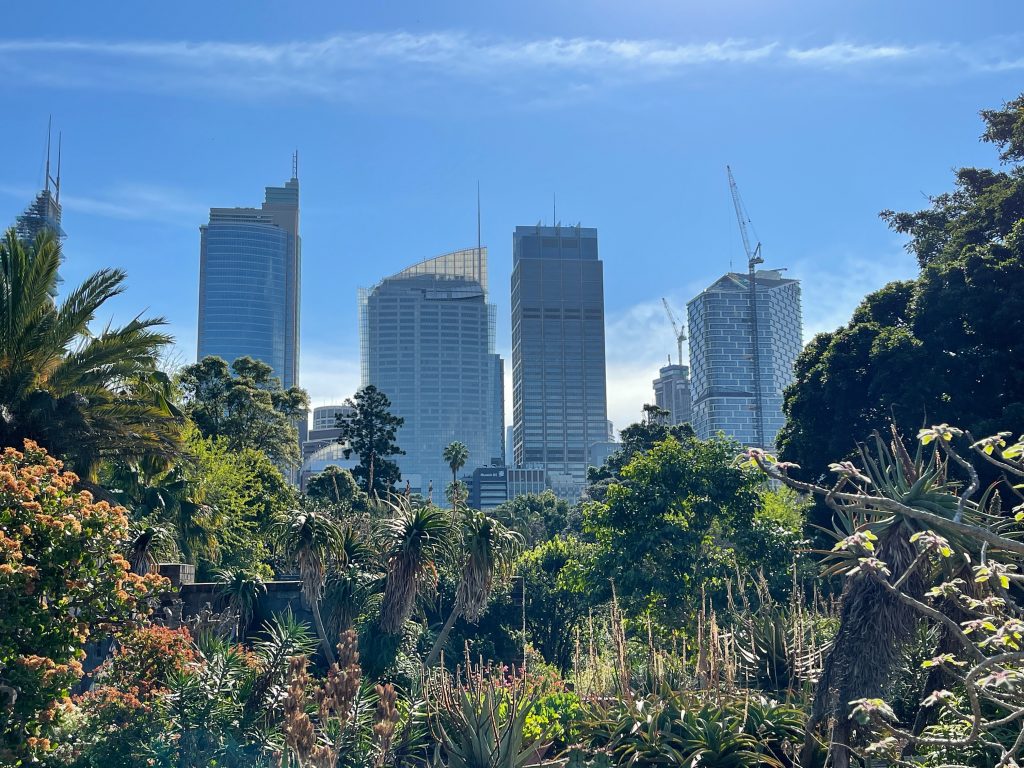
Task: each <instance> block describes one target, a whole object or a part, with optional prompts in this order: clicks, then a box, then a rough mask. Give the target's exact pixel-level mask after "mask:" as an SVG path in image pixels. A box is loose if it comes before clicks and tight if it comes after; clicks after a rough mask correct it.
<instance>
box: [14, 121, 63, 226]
mask: <svg viewBox="0 0 1024 768" xmlns="http://www.w3.org/2000/svg"><path fill="white" fill-rule="evenodd" d="M43 176H44V178H43V189H42V190H41V191H40V192H39V194H38V195H36V199H35V200H33V201H32V203H31V205H29V206H28V208H26V209H25V212H24V213H22V214H21V216H19V217H18V218H17V219H15V220H14V231H15V233H16V234H17V235H18V239H19V240H23V241H26V242H32V241H33V240H35V239H36V236H37V235H38V234H39V233H40V232H46V231H49V232H52V233H53V234H54V235H56V236H57V237H58V238H59V239H63V238H64V237H65V234H64V230H63V229H61V226H60V140H59V139H58V146H57V178H53V176H52V175H51V173H50V136H49V132H47V137H46V170H45V172H44V174H43Z"/></svg>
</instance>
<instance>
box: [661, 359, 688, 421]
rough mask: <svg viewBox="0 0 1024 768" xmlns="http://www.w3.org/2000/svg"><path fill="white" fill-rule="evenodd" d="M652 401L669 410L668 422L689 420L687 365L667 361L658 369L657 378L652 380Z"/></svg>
mask: <svg viewBox="0 0 1024 768" xmlns="http://www.w3.org/2000/svg"><path fill="white" fill-rule="evenodd" d="M654 403H655V405H657V406H658V407H659V408H664V409H665V410H666V411H668V412H669V416H668V423H669V424H672V425H675V424H685V423H686V422H688V421H690V368H689V366H686V365H672V363H669V364H668V365H666V366H664V367H662V368H661V369H659V370H658V378H656V379H655V380H654Z"/></svg>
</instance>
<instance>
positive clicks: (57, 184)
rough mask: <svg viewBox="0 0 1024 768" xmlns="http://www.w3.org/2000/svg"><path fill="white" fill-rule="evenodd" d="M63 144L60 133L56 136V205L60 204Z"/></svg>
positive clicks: (62, 137) (62, 134) (62, 135)
mask: <svg viewBox="0 0 1024 768" xmlns="http://www.w3.org/2000/svg"><path fill="white" fill-rule="evenodd" d="M63 144H64V133H63V132H60V133H58V134H57V178H56V180H55V181H54V183H53V184H54V186H55V187H56V188H57V197H56V199H55V200H54V202H55V203H57V204H58V205H59V204H60V150H61V146H62V145H63Z"/></svg>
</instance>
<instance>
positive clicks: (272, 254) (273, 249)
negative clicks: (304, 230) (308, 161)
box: [199, 160, 302, 388]
mask: <svg viewBox="0 0 1024 768" xmlns="http://www.w3.org/2000/svg"><path fill="white" fill-rule="evenodd" d="M199 231H200V246H199V359H200V360H201V359H202V358H204V357H206V356H208V355H216V356H217V357H222V358H224V359H225V360H227V361H228V362H229V363H230V362H232V361H234V360H235V359H237V358H239V357H243V356H246V355H248V356H249V357H253V358H256V359H257V360H262V361H263V362H265V363H266V364H267V365H269V366H270V367H271V368H273V369H274V374H275V375H276V376H277V377H278V378H280V379H281V383H282V385H284V387H285V388H287V387H292V386H298V384H299V296H300V288H301V285H300V275H301V265H302V238H301V237H299V180H298V167H297V160H295V161H293V165H292V178H291V180H290V181H288V182H286V183H285V185H284V186H283V187H267V188H266V197H265V200H264V203H263V205H262V206H261V207H260V208H211V209H210V221H209V223H208V224H204V225H203V226H201V227H200V228H199Z"/></svg>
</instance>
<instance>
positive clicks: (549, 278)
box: [512, 225, 608, 498]
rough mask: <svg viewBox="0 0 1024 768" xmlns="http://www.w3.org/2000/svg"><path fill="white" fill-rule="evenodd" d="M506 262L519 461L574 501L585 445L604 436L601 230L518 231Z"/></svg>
mask: <svg viewBox="0 0 1024 768" xmlns="http://www.w3.org/2000/svg"><path fill="white" fill-rule="evenodd" d="M512 261H513V266H512V422H513V452H514V454H515V455H514V460H515V464H516V466H519V467H540V468H543V469H545V470H547V475H548V481H549V483H550V484H551V487H552V489H553V490H554V491H555V492H556V493H558V494H559V495H561V496H563V497H566V498H575V497H576V496H578V495H579V493H580V492H581V491H582V489H583V487H584V486H585V484H586V471H587V464H588V460H589V452H590V446H591V445H592V444H594V443H597V442H603V441H606V440H607V438H608V413H607V411H608V406H607V399H606V383H605V350H604V275H603V264H602V263H601V260H600V259H599V258H598V253H597V230H596V229H588V228H583V227H579V226H576V227H560V226H555V227H542V226H539V225H538V226H534V227H516V230H515V232H514V233H513V235H512Z"/></svg>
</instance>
